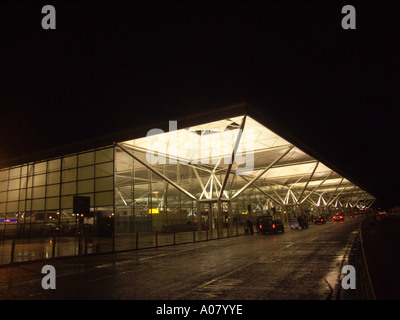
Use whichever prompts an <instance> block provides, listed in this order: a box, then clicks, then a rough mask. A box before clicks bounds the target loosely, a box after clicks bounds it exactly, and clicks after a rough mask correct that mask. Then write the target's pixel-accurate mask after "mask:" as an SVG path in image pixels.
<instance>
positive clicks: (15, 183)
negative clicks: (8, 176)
mask: <svg viewBox="0 0 400 320" xmlns="http://www.w3.org/2000/svg"><path fill="white" fill-rule="evenodd" d="M19 182H20V181H19V179H13V180H9V181H8V190H15V189H19Z"/></svg>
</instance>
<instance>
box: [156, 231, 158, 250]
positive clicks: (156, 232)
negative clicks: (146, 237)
mask: <svg viewBox="0 0 400 320" xmlns="http://www.w3.org/2000/svg"><path fill="white" fill-rule="evenodd" d="M157 247H158V233H157V230H156V248H157Z"/></svg>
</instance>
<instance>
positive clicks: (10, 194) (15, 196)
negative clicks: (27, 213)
mask: <svg viewBox="0 0 400 320" xmlns="http://www.w3.org/2000/svg"><path fill="white" fill-rule="evenodd" d="M18 196H19V190H13V191H8V198H7V201H17V200H18Z"/></svg>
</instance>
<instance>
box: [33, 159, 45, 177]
mask: <svg viewBox="0 0 400 320" xmlns="http://www.w3.org/2000/svg"><path fill="white" fill-rule="evenodd" d="M46 165H47V163H46V162H39V163H35V164H34V173H35V174H38V173H44V172H46Z"/></svg>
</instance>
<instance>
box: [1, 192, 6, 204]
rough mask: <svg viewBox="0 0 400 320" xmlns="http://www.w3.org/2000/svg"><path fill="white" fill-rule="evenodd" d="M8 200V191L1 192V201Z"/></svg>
mask: <svg viewBox="0 0 400 320" xmlns="http://www.w3.org/2000/svg"><path fill="white" fill-rule="evenodd" d="M6 201H7V192H0V202H6Z"/></svg>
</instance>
